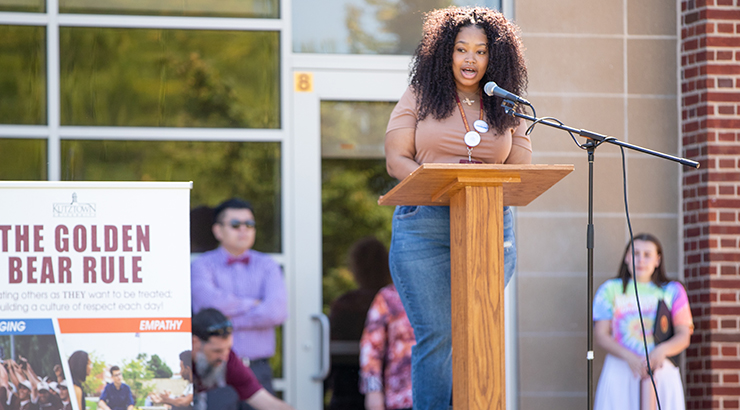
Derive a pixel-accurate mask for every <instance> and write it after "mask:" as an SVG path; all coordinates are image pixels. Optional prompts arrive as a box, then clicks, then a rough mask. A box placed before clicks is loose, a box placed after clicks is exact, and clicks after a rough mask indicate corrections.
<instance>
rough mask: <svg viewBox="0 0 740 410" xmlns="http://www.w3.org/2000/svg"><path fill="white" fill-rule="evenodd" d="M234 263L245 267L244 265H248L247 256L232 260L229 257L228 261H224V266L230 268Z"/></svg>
mask: <svg viewBox="0 0 740 410" xmlns="http://www.w3.org/2000/svg"><path fill="white" fill-rule="evenodd" d="M235 263H243V264H245V265H246V264H248V263H249V256H248V255H247V256H242V257H240V258H233V257H231V256H229V259H227V260H226V264H227V265H228V266H231V265H233V264H235Z"/></svg>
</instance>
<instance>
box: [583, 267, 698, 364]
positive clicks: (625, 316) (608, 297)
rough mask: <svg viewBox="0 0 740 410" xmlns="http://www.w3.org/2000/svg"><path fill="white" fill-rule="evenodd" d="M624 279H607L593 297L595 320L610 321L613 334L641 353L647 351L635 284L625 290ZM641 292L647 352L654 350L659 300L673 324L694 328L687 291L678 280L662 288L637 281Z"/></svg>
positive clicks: (627, 346) (620, 341)
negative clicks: (645, 344) (643, 338)
mask: <svg viewBox="0 0 740 410" xmlns="http://www.w3.org/2000/svg"><path fill="white" fill-rule="evenodd" d="M622 289H623V286H622V280H621V279H610V280H608V281H606V282H604V284H603V285H601V286H600V287H599V290H598V291H596V296H594V322H596V321H599V320H611V322H612V337H613V338H614V339H615V340H616V341H617V342H619V343H620V344H621V345H622V346H624V347H626V348H628V349H629V350H631V351H633V352H635V353H636V354H639V355H644V354H645V348H644V345H643V341H642V328H641V326H640V316H639V314H638V312H637V301H636V300H635V285H634V284H633V283H632V281H630V282H629V283H628V284H627V291H626V292H623V291H622ZM637 291H638V293H639V295H640V307H641V309H642V320H643V322H644V323H645V334H646V336H647V345H648V352H650V351H652V350H653V347H655V343H654V341H653V327H654V326H653V325H654V323H655V316H656V314H657V312H658V301H659V300H661V299H662V300H663V301H664V302H665V304H666V306H667V307H668V309H670V311H671V317H672V319H673V326H674V327H675V326H677V325H687V326H689V328H691V329H693V327H694V324H693V318H692V316H691V309H690V308H689V299H688V297H687V296H686V290H685V289H684V288H683V285H681V284H680V283H679V282H669V283H667V284H666V285H664V286H662V287H658V286H656V285H655V284H654V283H652V282H649V283H640V282H638V283H637Z"/></svg>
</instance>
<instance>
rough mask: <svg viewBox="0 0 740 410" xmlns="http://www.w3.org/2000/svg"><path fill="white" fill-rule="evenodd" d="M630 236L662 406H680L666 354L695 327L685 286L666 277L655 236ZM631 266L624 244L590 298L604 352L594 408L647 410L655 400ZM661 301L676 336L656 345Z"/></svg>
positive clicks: (676, 378) (679, 347) (668, 409)
mask: <svg viewBox="0 0 740 410" xmlns="http://www.w3.org/2000/svg"><path fill="white" fill-rule="evenodd" d="M634 240H635V241H634V247H635V270H636V272H637V273H636V275H635V277H636V278H637V292H638V295H639V298H640V309H641V311H642V319H643V322H644V325H645V336H646V338H647V350H648V356H649V358H650V366H651V368H652V370H653V375H654V379H655V384H656V387H657V390H658V398H659V399H660V404H661V408H662V409H663V410H684V409H685V408H686V407H685V400H684V396H683V386H682V384H681V375H680V374H679V372H678V368H676V366H674V365H673V363H671V361H670V360H668V357H672V356H675V355H678V354H679V353H681V352H682V351H683V350H685V349H686V348H687V347H688V345H689V340H690V336H691V333H692V332H693V328H694V325H693V320H692V317H691V310H690V308H689V301H688V297H687V296H686V290H685V289H684V287H683V285H681V283H679V282H673V281H669V280H668V279H667V278H666V275H665V267H664V263H663V249H662V246H661V245H660V242H659V241H658V239H657V238H655V237H654V236H652V235H650V234H640V235H637V236H635V238H634ZM632 271H633V268H632V252H630V245H629V244H628V245H627V249H626V250H625V253H624V257H623V259H622V266H621V268H620V271H619V275H618V276H617V278H616V279H611V280H608V281H606V282H605V283H604V284H603V285H601V286H600V287H599V290H598V291H597V292H596V296H595V297H594V306H593V309H594V311H593V314H594V326H595V331H594V336H595V340H596V343H597V344H599V345H600V346H601V347H603V348H604V349H605V350H606V352H607V353H608V354H607V356H606V359H605V360H604V368H603V370H602V372H601V377H600V378H599V384H598V387H597V390H596V400H595V403H594V409H595V410H630V409H634V410H645V409H654V408H655V405H656V401H655V393H654V390H653V387H652V384H651V382H650V378H649V376H648V368H647V361H646V359H645V345H644V343H643V337H642V327H641V325H640V317H639V312H638V309H637V300H636V298H635V288H634V283H633V282H632ZM661 300H662V301H663V302H665V304H666V306H667V307H668V309H669V310H670V312H671V318H672V322H673V329H674V335H673V337H671V338H670V339H668V340H666V341H664V342H663V343H660V344H659V345H657V346H656V345H655V343H654V340H653V328H654V324H655V317H656V314H657V310H658V302H659V301H661Z"/></svg>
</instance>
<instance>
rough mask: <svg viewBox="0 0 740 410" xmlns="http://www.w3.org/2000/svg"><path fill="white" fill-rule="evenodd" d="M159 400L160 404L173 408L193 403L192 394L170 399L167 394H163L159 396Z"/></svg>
mask: <svg viewBox="0 0 740 410" xmlns="http://www.w3.org/2000/svg"><path fill="white" fill-rule="evenodd" d="M159 400H160V402H162V403H165V404H169V405H170V406H175V407H185V406H189V405H190V403H192V402H193V394H192V393H191V394H185V395H182V396H180V397H170V394H169V392H164V393H161V394H160V395H159Z"/></svg>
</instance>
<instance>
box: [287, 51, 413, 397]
mask: <svg viewBox="0 0 740 410" xmlns="http://www.w3.org/2000/svg"><path fill="white" fill-rule="evenodd" d="M293 58H294V61H293V67H294V72H293V79H294V90H293V91H294V92H293V109H292V111H293V113H294V114H293V121H292V124H291V127H292V130H291V136H292V139H293V142H292V144H289V145H290V148H289V149H290V150H291V152H289V153H286V154H287V155H289V156H290V158H293V162H292V167H293V170H294V171H293V173H292V175H291V178H290V179H291V180H290V182H289V183H290V184H292V187H293V189H292V190H291V191H292V199H291V208H292V211H291V216H292V218H293V220H294V223H293V224H292V226H294V229H295V232H291V235H289V236H290V237H291V238H292V240H293V241H294V243H293V244H292V249H293V251H294V254H295V258H294V260H295V276H294V277H295V280H294V283H293V284H292V285H291V288H292V289H291V296H292V301H293V304H294V306H293V308H292V311H293V312H294V315H293V316H292V319H293V321H292V323H293V326H292V328H291V329H290V332H291V333H292V335H291V336H288V337H286V339H285V340H286V351H288V354H287V356H289V364H288V366H287V367H286V370H287V372H289V373H290V376H289V377H286V383H291V382H292V384H294V385H292V386H287V385H286V386H285V391H286V394H287V395H289V396H291V397H295V400H291V401H292V402H294V403H300V406H301V409H307V410H319V409H323V408H324V406H325V404H326V403H328V402H329V400H330V399H331V394H332V392H331V388H327V390H326V391H325V389H324V386H325V379H326V377H327V376H328V375H329V372H330V370H331V363H332V360H330V359H331V358H333V362H334V364H335V365H336V363H337V362H338V361H339V360H340V359H341V358H342V357H344V358H345V359H349V360H350V361H351V360H352V357H356V355H357V353H358V352H359V343H356V342H351V341H350V342H346V341H345V342H337V341H334V342H333V343H332V342H331V341H330V339H331V334H332V333H336V332H337V330H342V329H336V328H335V329H334V330H333V331H331V330H330V329H329V328H328V327H327V326H328V325H329V323H328V322H329V320H328V316H329V314H330V312H329V310H330V305H331V302H332V301H333V300H335V299H336V298H337V297H338V296H339V295H341V294H343V293H345V292H347V291H349V290H351V289H354V288H355V287H356V284H355V283H354V280H353V279H352V276H351V274H350V273H349V271H348V269H347V267H346V266H347V265H346V260H347V259H346V258H347V252H348V250H349V248H350V247H351V245H352V244H353V243H354V242H355V241H356V240H358V239H360V238H362V237H366V236H375V237H376V238H378V239H379V240H380V241H381V242H383V243H384V244H385V245H386V246H387V245H388V243H389V241H390V220H391V219H390V218H391V215H392V212H393V209H392V208H390V207H388V208H385V207H379V206H377V198H378V195H380V194H382V193H384V192H386V191H387V190H388V189H390V187H392V186H393V185H394V184H395V181H393V180H392V179H391V178H390V177H389V176H388V175H387V173H386V172H385V159H384V153H383V139H384V136H385V126H386V124H387V121H388V115H389V114H390V111H391V110H392V109H393V106H394V105H395V102H396V101H397V100H398V98H399V97H400V96H401V94H403V92H404V90H405V89H406V80H407V77H408V66H409V62H410V58H409V57H396V56H389V57H385V56H372V57H364V56H327V55H294V56H293ZM361 320H362V323H364V319H361ZM344 330H346V329H344ZM350 332H351V331H350ZM351 333H352V332H351ZM355 333H356V329H355ZM291 359H292V360H291ZM291 362H292V364H290V363H291ZM351 383H354V382H350V384H351ZM292 395H295V396H292Z"/></svg>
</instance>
